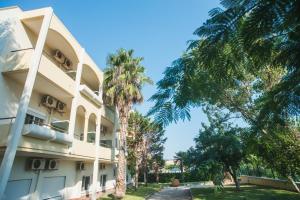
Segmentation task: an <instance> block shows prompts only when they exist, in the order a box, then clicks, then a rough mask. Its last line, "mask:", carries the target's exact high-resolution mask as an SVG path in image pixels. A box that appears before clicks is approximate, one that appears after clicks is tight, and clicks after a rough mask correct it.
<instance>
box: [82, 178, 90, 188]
mask: <svg viewBox="0 0 300 200" xmlns="http://www.w3.org/2000/svg"><path fill="white" fill-rule="evenodd" d="M90 181H91V177H90V176H83V177H82V182H81V190H88V189H89V188H90Z"/></svg>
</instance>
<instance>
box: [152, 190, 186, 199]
mask: <svg viewBox="0 0 300 200" xmlns="http://www.w3.org/2000/svg"><path fill="white" fill-rule="evenodd" d="M148 200H192V197H191V193H190V188H188V187H177V188H174V187H166V188H164V189H162V191H160V192H157V193H155V194H153V195H152V196H151V197H150V198H148Z"/></svg>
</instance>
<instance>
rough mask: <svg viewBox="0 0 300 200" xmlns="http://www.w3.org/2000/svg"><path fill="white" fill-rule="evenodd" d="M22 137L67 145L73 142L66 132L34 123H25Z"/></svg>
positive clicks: (51, 126) (48, 125)
mask: <svg viewBox="0 0 300 200" xmlns="http://www.w3.org/2000/svg"><path fill="white" fill-rule="evenodd" d="M23 135H24V136H29V137H33V138H38V139H42V140H48V141H53V142H56V143H61V144H67V145H70V144H72V142H73V138H72V137H71V136H70V135H69V134H68V133H67V130H64V129H61V128H59V127H57V126H53V125H50V124H44V123H41V122H38V123H36V121H27V122H26V124H25V125H24V128H23Z"/></svg>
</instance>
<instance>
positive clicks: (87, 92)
mask: <svg viewBox="0 0 300 200" xmlns="http://www.w3.org/2000/svg"><path fill="white" fill-rule="evenodd" d="M79 91H80V92H81V94H83V95H84V96H85V97H87V98H88V99H89V100H90V101H92V102H93V103H95V104H96V105H97V106H101V104H102V100H101V97H100V96H99V95H98V91H93V90H91V89H90V88H89V87H88V86H87V85H84V84H82V85H80V87H79Z"/></svg>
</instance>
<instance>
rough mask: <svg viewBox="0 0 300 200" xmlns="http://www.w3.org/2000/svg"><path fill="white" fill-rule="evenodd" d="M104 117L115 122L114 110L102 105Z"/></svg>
mask: <svg viewBox="0 0 300 200" xmlns="http://www.w3.org/2000/svg"><path fill="white" fill-rule="evenodd" d="M104 117H105V118H106V119H108V120H109V121H111V122H112V123H115V111H114V110H113V109H112V108H110V107H108V106H105V107H104Z"/></svg>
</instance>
